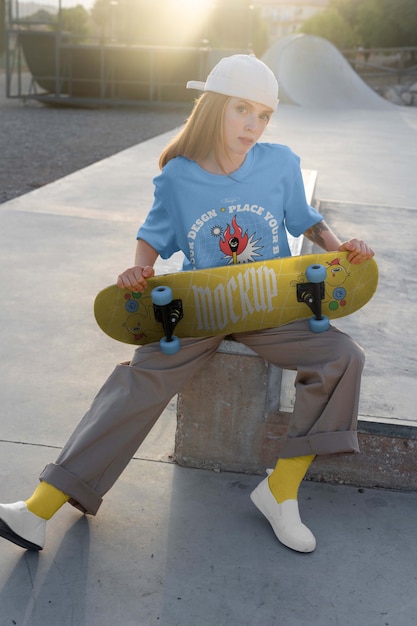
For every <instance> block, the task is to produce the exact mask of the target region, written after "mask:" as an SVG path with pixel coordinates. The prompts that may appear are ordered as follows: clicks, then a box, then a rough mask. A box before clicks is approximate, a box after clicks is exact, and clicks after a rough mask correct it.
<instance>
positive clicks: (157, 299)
mask: <svg viewBox="0 0 417 626" xmlns="http://www.w3.org/2000/svg"><path fill="white" fill-rule="evenodd" d="M152 302H153V303H154V304H156V306H166V305H167V304H169V303H170V302H172V289H171V287H164V285H161V286H160V287H155V289H152Z"/></svg>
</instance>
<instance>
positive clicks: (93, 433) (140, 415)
mask: <svg viewBox="0 0 417 626" xmlns="http://www.w3.org/2000/svg"><path fill="white" fill-rule="evenodd" d="M223 338H224V337H208V338H204V339H185V340H181V350H180V351H179V352H178V353H177V354H174V355H164V354H162V353H161V351H160V348H159V344H149V345H147V346H143V347H140V348H138V349H137V350H136V351H135V353H134V356H133V359H132V361H131V362H130V364H128V365H123V364H121V365H118V366H117V367H116V369H115V370H114V372H113V373H112V374H111V375H110V377H109V378H108V380H107V381H106V382H105V383H104V385H103V387H102V388H101V390H100V391H99V393H98V394H97V396H96V398H95V399H94V401H93V404H92V405H91V408H90V410H89V411H88V412H87V413H86V415H85V416H84V418H83V419H82V420H81V422H80V423H79V424H78V426H77V427H76V428H75V430H74V432H73V433H72V435H71V436H70V438H69V440H68V442H67V443H66V444H65V446H64V448H63V449H62V451H61V453H60V455H59V457H58V459H57V460H56V462H55V463H51V464H49V465H47V466H46V468H45V469H44V470H43V472H42V474H41V476H40V480H44V481H46V482H48V483H50V484H52V485H54V486H55V487H57V488H58V489H60V490H61V491H63V492H64V493H66V494H68V495H69V496H70V498H71V499H70V502H71V504H73V505H74V506H76V507H77V508H79V509H81V510H82V511H84V512H87V513H90V514H93V515H95V514H96V512H97V510H98V508H99V506H100V504H101V502H102V496H103V495H104V494H105V493H106V492H107V491H108V490H109V489H110V488H111V487H112V485H113V484H114V482H115V481H116V480H117V478H118V477H119V476H120V474H121V473H122V471H123V470H124V469H125V467H126V465H127V464H128V463H129V461H130V459H131V458H132V456H133V455H134V454H135V452H136V451H137V449H138V448H139V446H140V445H141V443H142V442H143V440H144V439H145V437H146V435H147V434H148V433H149V431H150V430H151V428H152V426H153V425H154V424H155V422H156V420H157V419H158V417H159V416H160V414H161V413H162V411H163V409H164V408H165V406H166V405H167V404H168V402H169V401H170V400H171V398H172V397H173V396H174V395H175V394H176V393H178V392H179V391H181V389H182V387H183V386H184V384H185V383H186V382H187V381H188V380H189V379H190V378H191V377H192V375H193V374H195V373H196V372H197V371H198V370H200V369H201V368H203V367H204V365H205V364H206V363H207V361H208V360H209V359H210V358H211V357H212V356H213V354H214V353H215V351H216V349H217V348H218V346H219V344H220V342H221V341H222V339H223ZM234 339H236V340H237V341H239V342H241V343H243V344H245V345H247V346H249V347H250V348H251V349H252V350H254V351H255V352H257V353H258V354H260V355H261V356H262V357H263V358H264V359H265V360H267V361H269V362H270V363H273V364H274V365H276V366H278V367H281V368H283V369H291V370H297V379H296V400H295V406H294V413H293V416H292V419H291V422H290V424H289V428H288V433H287V440H286V442H285V443H284V445H283V447H282V449H281V450H280V451H278V450H277V457H278V456H281V457H292V456H302V455H307V454H329V453H336V452H357V451H359V448H358V441H357V435H356V424H357V413H358V402H359V391H360V380H361V373H362V369H363V364H364V354H363V351H362V349H361V348H360V347H359V346H358V345H357V344H356V343H355V342H354V341H353V340H352V339H351V338H350V337H349V336H347V335H346V334H344V333H342V332H340V331H338V330H337V329H335V328H334V327H331V328H330V329H329V330H328V331H327V332H323V333H312V332H311V331H310V330H309V328H308V321H307V320H301V321H299V322H295V323H292V324H288V325H286V326H282V327H280V328H275V329H271V330H265V331H257V332H251V333H239V334H236V335H234Z"/></svg>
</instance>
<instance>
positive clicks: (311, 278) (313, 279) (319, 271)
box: [306, 263, 326, 283]
mask: <svg viewBox="0 0 417 626" xmlns="http://www.w3.org/2000/svg"><path fill="white" fill-rule="evenodd" d="M306 278H307V280H308V282H309V283H322V282H323V281H325V280H326V268H325V267H324V265H319V264H318V263H317V264H315V265H309V266H308V267H307V269H306Z"/></svg>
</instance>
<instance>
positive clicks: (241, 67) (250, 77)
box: [187, 54, 279, 111]
mask: <svg viewBox="0 0 417 626" xmlns="http://www.w3.org/2000/svg"><path fill="white" fill-rule="evenodd" d="M187 89H199V90H200V91H214V92H216V93H221V94H223V95H225V96H233V97H234V98H244V99H245V100H253V101H254V102H258V103H260V104H264V105H265V106H267V107H269V108H270V109H272V110H273V111H276V110H277V106H278V102H279V101H278V82H277V79H276V78H275V75H274V73H273V72H272V70H270V69H269V67H268V66H267V65H265V63H263V61H260V60H259V59H257V58H256V57H255V55H254V54H234V55H232V56H230V57H225V58H224V59H222V60H221V61H219V63H217V65H216V66H215V67H214V68H213V69H212V70H211V72H210V74H209V76H208V78H207V80H206V82H205V83H204V82H203V81H200V80H190V81H189V82H188V83H187Z"/></svg>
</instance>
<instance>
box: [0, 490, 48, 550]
mask: <svg viewBox="0 0 417 626" xmlns="http://www.w3.org/2000/svg"><path fill="white" fill-rule="evenodd" d="M0 537H4V538H5V539H8V540H9V541H12V542H13V543H15V544H16V545H18V546H20V547H21V548H26V550H42V549H43V547H44V545H45V538H46V520H45V519H43V518H42V517H38V516H37V515H35V514H34V513H31V511H29V509H28V508H27V506H26V503H25V502H13V504H0Z"/></svg>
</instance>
